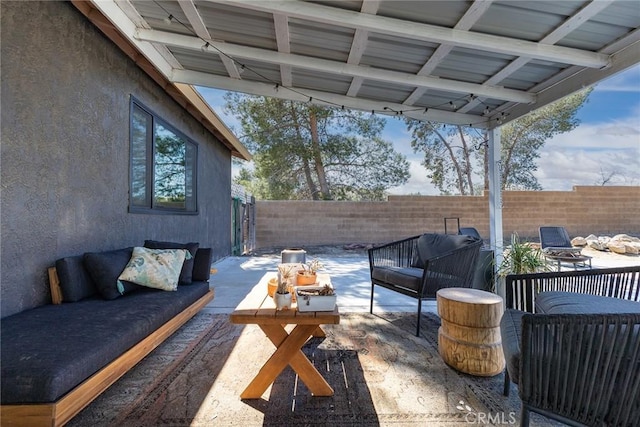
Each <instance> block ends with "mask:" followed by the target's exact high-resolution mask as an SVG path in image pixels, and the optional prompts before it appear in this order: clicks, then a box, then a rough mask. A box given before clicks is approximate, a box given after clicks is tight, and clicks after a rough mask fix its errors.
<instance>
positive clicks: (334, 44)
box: [289, 19, 355, 62]
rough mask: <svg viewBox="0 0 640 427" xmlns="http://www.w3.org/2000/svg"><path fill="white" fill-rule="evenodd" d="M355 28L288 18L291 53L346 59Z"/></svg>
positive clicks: (338, 59) (339, 59)
mask: <svg viewBox="0 0 640 427" xmlns="http://www.w3.org/2000/svg"><path fill="white" fill-rule="evenodd" d="M354 33H355V30H353V29H348V28H344V27H337V26H331V25H327V24H321V23H317V22H309V21H301V20H299V19H290V20H289V35H290V38H291V42H290V44H291V53H295V54H300V55H307V56H311V57H314V58H323V59H331V60H336V61H342V62H344V61H346V60H347V58H348V57H349V50H350V49H351V42H352V40H353V34H354Z"/></svg>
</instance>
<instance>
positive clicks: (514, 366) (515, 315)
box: [500, 308, 527, 384]
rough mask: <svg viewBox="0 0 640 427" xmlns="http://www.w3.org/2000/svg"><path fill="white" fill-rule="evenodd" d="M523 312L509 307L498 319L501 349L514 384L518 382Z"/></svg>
mask: <svg viewBox="0 0 640 427" xmlns="http://www.w3.org/2000/svg"><path fill="white" fill-rule="evenodd" d="M525 314H527V312H525V311H520V310H515V309H512V308H509V309H507V310H505V312H504V314H503V315H502V319H501V320H500V336H501V337H502V351H503V352H504V359H505V361H506V363H507V371H508V372H509V377H510V378H511V381H513V382H514V383H516V384H518V383H519V382H520V353H521V348H520V343H521V341H522V316H524V315H525Z"/></svg>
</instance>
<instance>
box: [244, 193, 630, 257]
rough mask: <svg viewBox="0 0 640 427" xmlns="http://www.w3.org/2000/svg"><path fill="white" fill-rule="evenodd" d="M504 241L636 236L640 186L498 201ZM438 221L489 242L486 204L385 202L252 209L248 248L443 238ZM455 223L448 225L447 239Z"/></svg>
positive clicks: (475, 199)
mask: <svg viewBox="0 0 640 427" xmlns="http://www.w3.org/2000/svg"><path fill="white" fill-rule="evenodd" d="M502 205H503V207H502V217H503V218H502V222H503V232H504V237H505V239H508V238H509V236H510V235H511V233H512V232H517V233H518V234H519V235H520V236H521V237H523V238H526V239H529V240H534V241H537V240H538V227H540V226H543V225H562V226H564V227H566V229H567V231H568V233H569V235H570V236H571V237H575V236H583V237H586V236H587V235H589V234H595V235H610V236H612V235H615V234H619V233H626V234H629V235H632V236H640V186H635V187H631V186H619V187H606V186H605V187H601V186H598V187H583V186H577V187H574V188H573V190H571V191H506V192H503V193H502ZM444 218H460V226H461V227H475V228H477V229H478V231H479V232H480V234H481V235H482V236H488V235H489V200H488V196H486V195H483V196H389V197H388V200H387V201H384V202H333V201H307V200H305V201H272V200H269V201H260V200H259V201H256V248H258V249H260V248H268V247H298V246H302V247H304V246H313V245H341V244H369V243H383V242H389V241H392V240H397V239H400V238H403V237H409V236H413V235H416V234H420V233H425V232H436V233H443V232H444V231H445V221H444ZM454 224H455V222H451V221H448V222H447V228H448V231H449V232H451V230H452V226H453V227H455V225H454Z"/></svg>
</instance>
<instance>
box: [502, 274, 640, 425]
mask: <svg viewBox="0 0 640 427" xmlns="http://www.w3.org/2000/svg"><path fill="white" fill-rule="evenodd" d="M506 307H507V310H506V311H505V313H504V315H503V317H502V321H501V324H500V327H501V335H502V347H503V350H504V354H505V359H506V362H507V367H506V370H505V385H504V394H505V395H508V394H509V388H510V381H513V382H515V383H517V384H518V392H519V395H520V399H521V400H522V416H521V425H522V426H528V425H529V413H530V411H534V412H538V413H541V414H543V415H545V416H548V417H550V418H554V419H557V420H559V421H562V422H564V423H567V424H570V425H580V426H581V425H589V426H602V425H607V426H632V425H639V424H638V423H639V422H640V421H639V420H640V266H635V267H623V268H607V269H594V270H583V271H565V272H553V273H538V274H522V275H511V276H507V278H506Z"/></svg>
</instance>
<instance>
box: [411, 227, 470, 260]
mask: <svg viewBox="0 0 640 427" xmlns="http://www.w3.org/2000/svg"><path fill="white" fill-rule="evenodd" d="M476 241H478V239H476V238H475V237H472V236H466V235H459V234H431V233H427V234H423V235H422V236H420V237H419V238H418V243H417V246H418V257H419V259H420V261H421V263H422V264H423V265H424V263H425V262H427V261H429V260H430V259H433V258H435V257H438V256H442V255H445V254H448V253H449V252H451V251H453V250H455V249H459V248H462V247H464V246H467V245H469V244H471V243H473V242H476Z"/></svg>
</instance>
